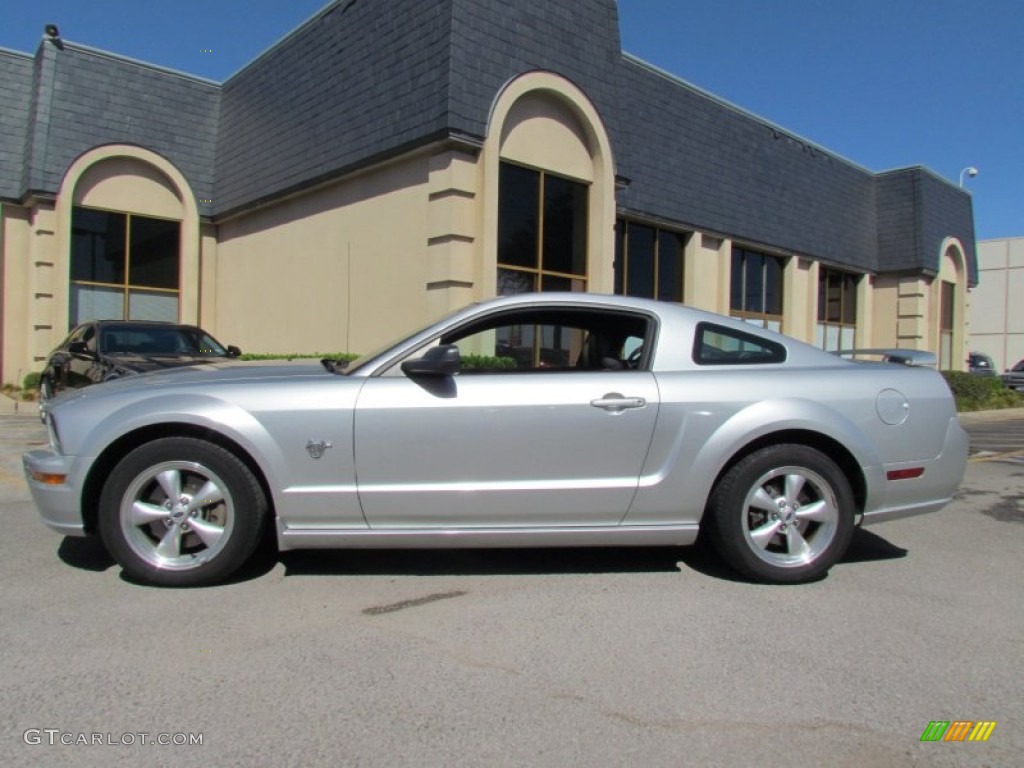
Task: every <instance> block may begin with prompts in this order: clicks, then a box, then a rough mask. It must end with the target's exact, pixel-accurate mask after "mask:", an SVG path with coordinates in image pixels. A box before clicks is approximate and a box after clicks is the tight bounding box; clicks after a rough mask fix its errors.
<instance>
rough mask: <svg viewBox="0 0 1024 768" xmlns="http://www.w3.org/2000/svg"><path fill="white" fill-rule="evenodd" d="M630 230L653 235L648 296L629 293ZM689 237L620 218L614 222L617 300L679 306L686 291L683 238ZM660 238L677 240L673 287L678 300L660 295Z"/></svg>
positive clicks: (686, 234)
mask: <svg viewBox="0 0 1024 768" xmlns="http://www.w3.org/2000/svg"><path fill="white" fill-rule="evenodd" d="M632 227H642V228H644V229H649V230H651V231H652V232H653V234H654V249H653V251H654V252H653V265H652V274H651V285H652V289H653V290H652V294H653V295H652V296H647V295H644V294H640V293H630V292H629V290H630V289H629V282H630V280H629V278H630V274H629V260H630V254H629V251H630V246H629V243H630V239H629V233H630V228H632ZM690 234H691V233H689V232H685V231H682V230H675V229H669V228H667V227H660V226H656V225H653V224H646V223H644V222H642V221H636V220H633V219H626V218H620V219H618V220H617V221H616V222H615V278H614V292H615V293H616V294H618V295H619V296H633V297H636V298H648V299H653V300H654V301H665V302H671V303H673V304H682V303H683V297H684V296H685V289H686V238H687V237H689V236H690ZM664 237H675V238H677V239H678V240H679V251H678V254H679V285H678V286H673V288H674V290H677V291H678V298H675V296H672V297H664V296H663V295H662V287H663V286H662V280H661V272H662V260H663V259H662V240H663V238H664Z"/></svg>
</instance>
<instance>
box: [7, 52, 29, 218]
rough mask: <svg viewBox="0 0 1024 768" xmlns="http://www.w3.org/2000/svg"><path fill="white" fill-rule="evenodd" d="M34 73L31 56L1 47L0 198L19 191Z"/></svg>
mask: <svg viewBox="0 0 1024 768" xmlns="http://www.w3.org/2000/svg"><path fill="white" fill-rule="evenodd" d="M34 73H35V66H34V64H33V61H32V57H31V56H28V55H26V54H24V53H15V52H14V51H8V50H4V49H0V105H2V108H0V197H6V198H15V197H17V196H18V195H19V194H20V192H21V188H22V174H23V172H24V162H25V159H24V158H25V142H26V140H27V136H26V132H27V131H28V126H29V123H30V116H31V112H32V83H33V79H34V78H33V76H34Z"/></svg>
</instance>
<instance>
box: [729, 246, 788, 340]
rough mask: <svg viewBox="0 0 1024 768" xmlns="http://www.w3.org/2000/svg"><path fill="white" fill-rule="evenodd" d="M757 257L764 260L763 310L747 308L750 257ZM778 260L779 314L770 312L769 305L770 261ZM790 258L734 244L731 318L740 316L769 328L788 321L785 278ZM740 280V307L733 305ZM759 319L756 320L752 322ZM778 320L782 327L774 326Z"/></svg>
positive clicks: (762, 269)
mask: <svg viewBox="0 0 1024 768" xmlns="http://www.w3.org/2000/svg"><path fill="white" fill-rule="evenodd" d="M750 257H757V258H758V259H760V260H761V266H760V271H761V290H760V297H759V304H760V307H761V308H760V309H748V308H747V283H748V277H749V276H748V271H749V270H748V269H747V267H748V265H749V263H750V262H749V260H748V259H749V258H750ZM737 259H738V260H739V261H740V262H741V269H740V274H739V276H737V270H736V263H737ZM771 261H774V262H775V263H776V264H777V265H778V283H777V292H778V313H775V312H770V311H768V309H767V308H766V305H767V304H768V295H769V290H768V284H769V280H768V277H769V271H768V265H769V262H771ZM788 261H789V257H786V256H777V255H775V254H772V253H765V252H764V251H756V250H754V249H752V248H745V247H743V246H740V245H735V244H734V245H733V247H732V258H731V260H730V272H731V274H730V276H729V315H730V316H731V317H737V318H739V319H741V320H744V321H746V322H751V324H752V325H755V324H756V325H760V326H761V327H762V328H768V329H769V330H781V329H782V325H783V322H784V317H785V313H786V292H785V282H786V281H785V277H786V267H787V262H788ZM737 279H739V281H740V284H739V286H738V288H739V296H740V303H741V306H740V307H738V308H737V307H735V306H734V305H733V299H734V298H735V294H736V290H737V285H736V280H737ZM752 321H756V322H752ZM773 323H777V324H778V328H773V327H772V325H771V324H773Z"/></svg>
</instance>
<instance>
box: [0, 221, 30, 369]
mask: <svg viewBox="0 0 1024 768" xmlns="http://www.w3.org/2000/svg"><path fill="white" fill-rule="evenodd" d="M31 231H32V228H31V212H30V211H29V209H27V208H24V207H22V206H20V205H8V204H5V205H2V206H0V285H2V286H3V298H2V300H0V334H2V342H3V356H2V358H0V381H2V383H4V384H15V383H18V384H20V383H21V380H22V379H23V378H24V377H25V375H26V374H27V373H29V372H30V371H31V370H33V368H32V354H31V351H30V346H31V340H32V336H33V333H32V331H31V327H32V320H31V317H30V315H29V306H30V301H29V297H30V295H31V292H30V287H29V286H30V283H31V266H30V265H31V247H30V242H31V237H32V236H31Z"/></svg>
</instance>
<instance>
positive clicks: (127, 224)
mask: <svg viewBox="0 0 1024 768" xmlns="http://www.w3.org/2000/svg"><path fill="white" fill-rule="evenodd" d="M78 211H86V212H93V213H102V214H106V215H107V216H114V217H119V218H121V219H123V222H120V223H122V224H123V233H124V253H123V262H122V264H121V272H122V273H123V279H122V280H121V282H108V281H103V280H82V279H76V278H74V277H73V275H74V273H75V266H76V254H75V237H76V229H75V216H76V214H77V213H78ZM136 219H142V220H146V221H158V222H168V223H172V224H174V225H175V226H176V235H177V243H176V244H175V250H176V251H177V256H176V258H175V263H174V272H175V274H176V279H177V287H175V288H166V287H163V286H155V285H146V284H143V283H133V282H132V261H131V259H132V250H133V243H132V221H133V220H136ZM116 221H117V220H115V222H116ZM77 231H80V232H89V230H84V229H82V230H77ZM70 239H71V246H70V250H69V254H68V261H69V264H68V288H69V292H70V293H71V294H72V295H73V294H74V292H75V288H76V287H81V288H85V289H90V288H92V289H106V290H110V291H116V292H119V293H120V296H119V298H120V303H121V316H120V317H72V311H73V302H72V304H69V307H68V328H69V329H70V328H74V327H76V326H77V325H80V324H81V323H83V322H87V321H90V320H123V321H125V322H133V321H143V320H146V319H148V318H135V317H132V316H131V315H132V299H133V296H140V295H142V296H145V295H147V294H158V295H163V296H168V297H170V296H173V297H174V299H175V304H176V310H175V318H174V320H173V322H180V320H181V294H182V289H181V255H182V222H181V221H180V220H179V219H173V218H168V217H163V216H150V215H147V214H141V213H134V212H131V211H118V210H112V209H109V208H100V207H96V206H86V205H75V206H72V209H71V238H70ZM79 258H82V257H81V256H80V257H79ZM90 258H92V254H91V253H90Z"/></svg>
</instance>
